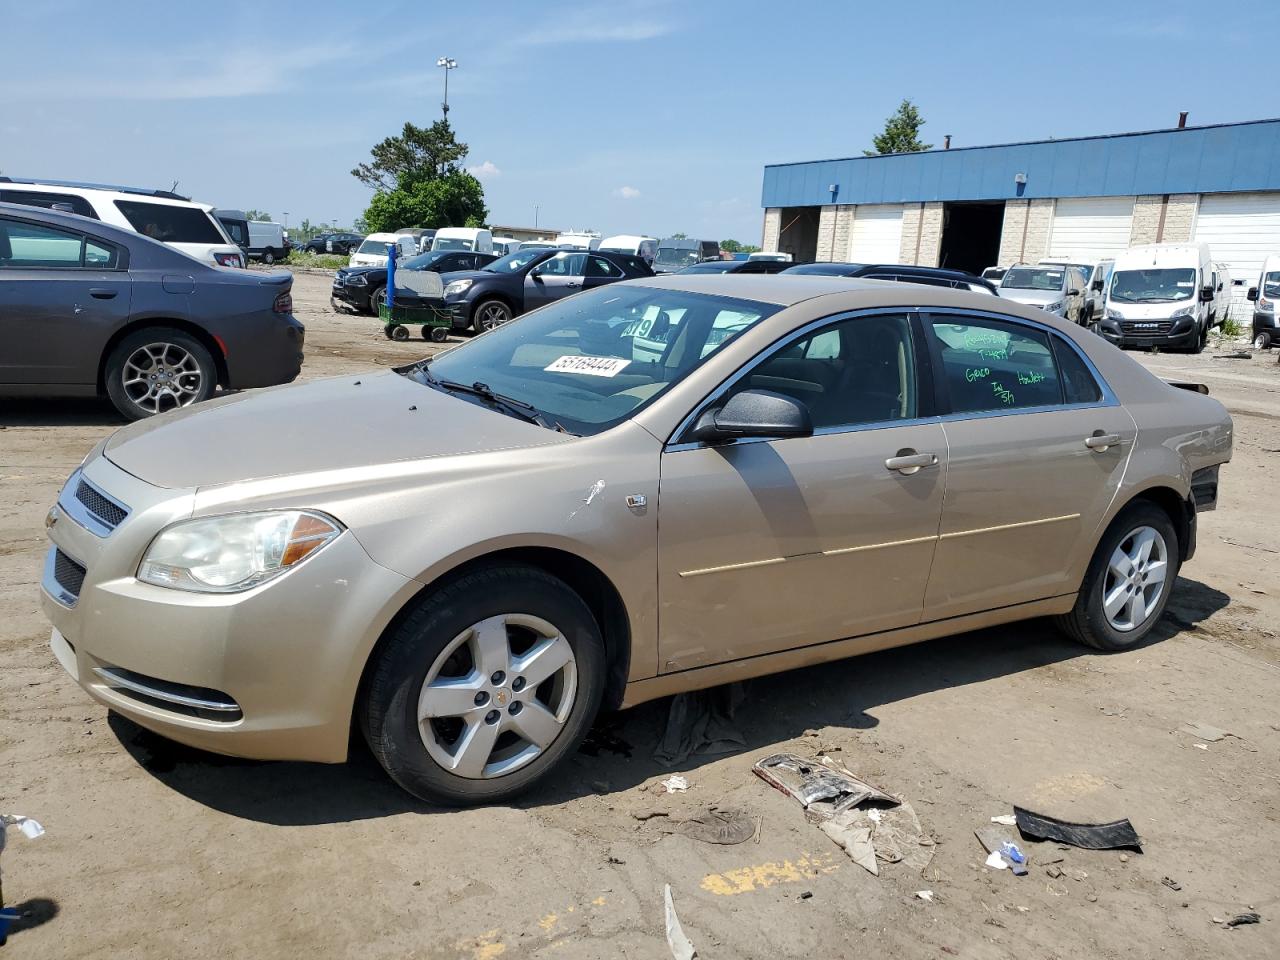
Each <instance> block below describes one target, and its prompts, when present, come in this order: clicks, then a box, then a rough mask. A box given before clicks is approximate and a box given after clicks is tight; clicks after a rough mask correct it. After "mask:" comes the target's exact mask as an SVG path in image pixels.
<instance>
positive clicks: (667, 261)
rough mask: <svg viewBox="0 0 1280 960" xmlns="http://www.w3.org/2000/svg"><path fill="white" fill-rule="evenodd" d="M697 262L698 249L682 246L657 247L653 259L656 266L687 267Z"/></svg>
mask: <svg viewBox="0 0 1280 960" xmlns="http://www.w3.org/2000/svg"><path fill="white" fill-rule="evenodd" d="M697 262H698V251H697V250H689V249H685V248H682V247H659V248H658V256H657V257H655V258H654V261H653V263H654V266H658V267H688V266H691V265H692V264H695V263H697Z"/></svg>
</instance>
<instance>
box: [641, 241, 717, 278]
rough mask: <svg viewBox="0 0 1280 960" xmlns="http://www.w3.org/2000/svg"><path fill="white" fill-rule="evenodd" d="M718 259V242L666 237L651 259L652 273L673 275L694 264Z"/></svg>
mask: <svg viewBox="0 0 1280 960" xmlns="http://www.w3.org/2000/svg"><path fill="white" fill-rule="evenodd" d="M719 259H720V241H719V240H691V239H689V238H688V237H668V238H667V239H665V240H663V241H662V242H660V243H659V244H658V253H657V256H655V257H654V258H653V272H654V273H675V272H676V271H677V270H683V269H684V268H685V267H691V266H693V265H694V264H695V263H706V262H707V261H708V260H719Z"/></svg>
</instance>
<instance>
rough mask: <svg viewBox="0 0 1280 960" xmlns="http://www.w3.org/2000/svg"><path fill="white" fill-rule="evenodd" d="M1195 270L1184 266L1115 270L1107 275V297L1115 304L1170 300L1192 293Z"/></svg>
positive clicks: (1183, 297) (1187, 296)
mask: <svg viewBox="0 0 1280 960" xmlns="http://www.w3.org/2000/svg"><path fill="white" fill-rule="evenodd" d="M1195 288H1196V272H1195V270H1194V269H1192V268H1190V267H1187V268H1182V269H1176V270H1175V269H1164V270H1117V271H1116V272H1115V273H1113V274H1112V275H1111V299H1112V300H1115V301H1117V302H1118V303H1171V302H1173V301H1175V300H1189V299H1191V295H1192V294H1193V293H1195Z"/></svg>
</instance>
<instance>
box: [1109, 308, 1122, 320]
mask: <svg viewBox="0 0 1280 960" xmlns="http://www.w3.org/2000/svg"><path fill="white" fill-rule="evenodd" d="M1107 319H1108V320H1123V319H1124V315H1123V314H1122V313H1121V312H1120V311H1119V310H1112V309H1111V308H1110V307H1107Z"/></svg>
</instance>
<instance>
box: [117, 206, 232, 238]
mask: <svg viewBox="0 0 1280 960" xmlns="http://www.w3.org/2000/svg"><path fill="white" fill-rule="evenodd" d="M116 207H117V209H119V211H120V212H121V213H123V214H124V218H125V219H126V220H128V221H129V225H130V226H132V227H133V229H135V230H137V231H138V232H139V233H141V234H143V235H144V236H148V237H150V238H151V239H152V240H160V241H163V242H164V243H226V242H227V241H226V240H224V239H223V238H222V234H221V233H220V232H219V231H218V228H217V227H216V226H214V223H213V221H212V220H211V219H210V218H209V215H208V214H207V213H205V212H204V211H203V210H201V209H200V208H199V207H179V206H169V205H167V204H162V203H146V202H144V201H140V200H117V201H116Z"/></svg>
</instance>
